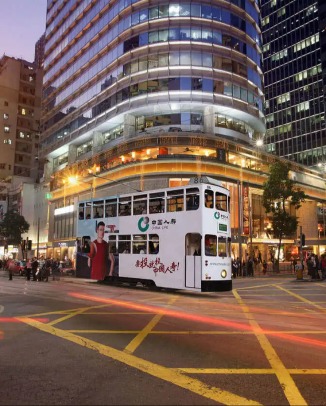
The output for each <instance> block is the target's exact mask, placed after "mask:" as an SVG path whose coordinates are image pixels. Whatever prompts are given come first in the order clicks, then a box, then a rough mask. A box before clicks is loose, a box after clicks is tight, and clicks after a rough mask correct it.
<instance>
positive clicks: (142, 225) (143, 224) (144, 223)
mask: <svg viewBox="0 0 326 406" xmlns="http://www.w3.org/2000/svg"><path fill="white" fill-rule="evenodd" d="M138 228H139V230H140V231H142V232H143V233H144V232H145V231H147V230H148V228H149V218H148V217H141V218H140V219H139V221H138Z"/></svg>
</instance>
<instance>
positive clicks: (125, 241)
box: [118, 235, 131, 254]
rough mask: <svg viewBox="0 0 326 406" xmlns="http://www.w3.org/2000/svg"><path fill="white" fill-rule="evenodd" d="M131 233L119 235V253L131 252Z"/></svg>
mask: <svg viewBox="0 0 326 406" xmlns="http://www.w3.org/2000/svg"><path fill="white" fill-rule="evenodd" d="M130 248H131V235H119V241H118V252H119V254H130V253H131V250H130Z"/></svg>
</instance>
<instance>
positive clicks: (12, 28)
mask: <svg viewBox="0 0 326 406" xmlns="http://www.w3.org/2000/svg"><path fill="white" fill-rule="evenodd" d="M46 3H47V0H0V57H2V55H3V54H6V55H8V56H13V57H15V58H22V59H26V60H27V61H29V62H33V61H34V47H35V43H36V41H37V40H38V39H39V38H40V37H41V35H42V34H43V33H44V31H45V21H46Z"/></svg>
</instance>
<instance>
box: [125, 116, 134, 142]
mask: <svg viewBox="0 0 326 406" xmlns="http://www.w3.org/2000/svg"><path fill="white" fill-rule="evenodd" d="M135 130H136V118H135V116H133V115H132V114H125V116H124V123H123V136H124V137H126V138H129V137H132V136H133V135H135Z"/></svg>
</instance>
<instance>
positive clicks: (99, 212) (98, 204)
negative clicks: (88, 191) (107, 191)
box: [93, 200, 104, 219]
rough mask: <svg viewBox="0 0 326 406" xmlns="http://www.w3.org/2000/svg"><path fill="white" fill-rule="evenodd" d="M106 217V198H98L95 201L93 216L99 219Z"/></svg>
mask: <svg viewBox="0 0 326 406" xmlns="http://www.w3.org/2000/svg"><path fill="white" fill-rule="evenodd" d="M103 217H104V200H96V201H94V202H93V218H94V219H99V218H103Z"/></svg>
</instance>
